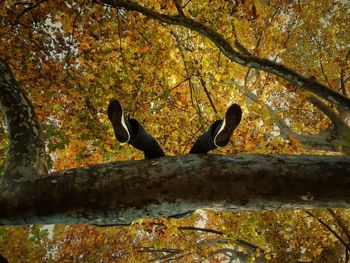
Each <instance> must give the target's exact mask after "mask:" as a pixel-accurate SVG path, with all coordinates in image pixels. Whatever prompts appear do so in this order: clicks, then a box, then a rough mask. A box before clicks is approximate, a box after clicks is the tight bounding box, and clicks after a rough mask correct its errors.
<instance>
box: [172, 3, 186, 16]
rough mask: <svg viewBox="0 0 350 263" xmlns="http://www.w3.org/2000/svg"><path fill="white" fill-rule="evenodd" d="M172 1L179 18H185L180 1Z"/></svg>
mask: <svg viewBox="0 0 350 263" xmlns="http://www.w3.org/2000/svg"><path fill="white" fill-rule="evenodd" d="M173 1H174V3H175V6H176V9H177V11H178V12H179V14H180V15H181V16H185V13H184V11H183V9H182V6H181V3H180V1H179V0H173Z"/></svg>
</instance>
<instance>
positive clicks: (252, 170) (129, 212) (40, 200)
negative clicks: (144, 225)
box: [0, 155, 350, 225]
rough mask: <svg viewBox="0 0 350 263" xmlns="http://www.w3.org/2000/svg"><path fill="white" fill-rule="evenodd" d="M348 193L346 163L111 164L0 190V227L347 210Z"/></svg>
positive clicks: (208, 158) (303, 159)
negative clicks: (203, 211)
mask: <svg viewBox="0 0 350 263" xmlns="http://www.w3.org/2000/svg"><path fill="white" fill-rule="evenodd" d="M349 189H350V157H341V156H306V155H305V156H300V155H295V156H294V155H290V156H289V155H238V156H229V155H203V156H201V155H186V156H177V157H165V158H160V159H153V160H142V161H126V162H115V163H109V164H101V165H95V166H91V167H82V168H77V169H72V170H67V171H62V172H57V173H52V174H50V175H47V176H42V177H39V176H38V177H37V178H36V179H35V180H32V181H31V182H29V181H28V182H25V183H11V184H4V183H3V184H1V185H0V225H21V224H78V223H90V224H92V223H94V224H100V225H101V224H120V223H127V222H130V221H132V220H135V219H139V218H145V217H158V216H168V215H174V214H177V213H182V212H185V211H188V210H195V209H200V208H209V209H223V210H243V209H244V210H260V209H272V210H279V209H291V208H293V209H307V208H333V207H342V208H345V207H346V208H349V207H350V198H349ZM68 198H69V201H68ZM67 201H68V202H67Z"/></svg>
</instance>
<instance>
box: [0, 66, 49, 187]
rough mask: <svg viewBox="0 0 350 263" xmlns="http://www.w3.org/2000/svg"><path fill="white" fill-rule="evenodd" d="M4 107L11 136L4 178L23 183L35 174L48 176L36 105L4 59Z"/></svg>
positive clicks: (0, 100)
mask: <svg viewBox="0 0 350 263" xmlns="http://www.w3.org/2000/svg"><path fill="white" fill-rule="evenodd" d="M0 107H1V110H2V112H3V113H4V115H5V118H6V124H7V130H8V137H9V151H8V154H7V159H6V164H5V175H4V178H5V179H6V180H9V181H12V180H15V181H20V180H22V179H23V177H26V180H27V179H28V178H29V177H31V176H32V175H34V174H35V175H36V176H37V175H40V174H46V173H47V163H46V158H45V157H46V155H45V143H44V141H43V138H42V136H41V131H40V125H39V123H38V121H37V118H36V115H35V111H34V108H33V105H32V104H31V102H30V101H29V99H28V98H27V96H26V94H25V93H24V92H23V91H22V90H21V88H20V87H19V85H18V84H17V82H16V80H15V78H14V77H13V74H12V72H11V70H10V68H9V66H8V65H7V64H6V62H5V61H3V60H1V59H0ZM8 173H11V175H10V176H9V174H8Z"/></svg>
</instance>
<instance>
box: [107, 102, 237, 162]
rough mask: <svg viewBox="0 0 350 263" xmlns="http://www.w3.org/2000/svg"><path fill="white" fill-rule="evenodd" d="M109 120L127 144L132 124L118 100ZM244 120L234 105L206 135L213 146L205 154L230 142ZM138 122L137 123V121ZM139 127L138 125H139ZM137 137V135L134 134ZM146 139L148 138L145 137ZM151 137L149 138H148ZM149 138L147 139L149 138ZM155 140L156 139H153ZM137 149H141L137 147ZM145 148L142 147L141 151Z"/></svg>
mask: <svg viewBox="0 0 350 263" xmlns="http://www.w3.org/2000/svg"><path fill="white" fill-rule="evenodd" d="M108 118H109V119H110V121H111V123H112V125H113V129H114V133H115V137H116V138H117V140H118V141H119V142H121V143H126V142H129V141H130V138H131V134H134V133H135V132H132V131H133V129H134V130H135V128H132V124H131V123H130V121H131V120H130V121H129V120H125V117H124V111H123V108H122V106H121V104H120V102H119V101H118V100H113V101H111V102H110V103H109V106H108ZM241 119H242V109H241V107H240V106H239V105H237V104H232V105H231V106H230V107H229V108H228V110H227V111H226V114H225V118H224V119H223V120H218V121H216V122H214V124H213V125H212V127H211V128H210V129H209V131H208V132H207V133H205V134H207V135H206V136H204V137H203V139H202V140H204V141H206V143H205V144H208V143H209V144H211V145H212V146H211V147H209V146H208V147H209V148H210V149H209V148H208V147H207V148H208V149H206V151H205V152H207V151H208V150H211V149H214V148H220V147H224V146H225V145H227V144H228V142H229V141H230V138H231V135H232V133H233V131H234V130H235V129H236V128H237V126H238V124H239V123H240V121H241ZM136 122H137V121H136ZM134 126H139V125H138V123H137V125H134ZM134 135H135V134H134ZM144 137H145V138H146V137H147V136H144ZM148 137H149V136H148ZM148 137H147V138H148ZM145 138H144V139H145ZM153 140H154V139H153ZM213 143H214V144H213ZM136 148H140V147H137V146H136ZM142 148H143V147H141V148H140V149H141V150H144V149H142ZM162 156H163V155H162Z"/></svg>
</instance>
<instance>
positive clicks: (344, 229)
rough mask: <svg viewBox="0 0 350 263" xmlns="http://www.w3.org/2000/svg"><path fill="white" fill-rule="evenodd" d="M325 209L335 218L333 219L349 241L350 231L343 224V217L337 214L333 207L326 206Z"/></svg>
mask: <svg viewBox="0 0 350 263" xmlns="http://www.w3.org/2000/svg"><path fill="white" fill-rule="evenodd" d="M327 211H328V213H330V214H331V215H332V217H333V218H334V219H335V221H336V222H337V224H338V225H339V227H340V228H341V229H342V231H343V232H344V234H345V235H346V237H347V238H348V242H350V232H349V230H348V228H347V227H346V226H345V224H344V222H343V219H342V218H341V217H340V216H339V215H337V214H336V212H335V211H334V210H333V209H331V208H328V209H327Z"/></svg>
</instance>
